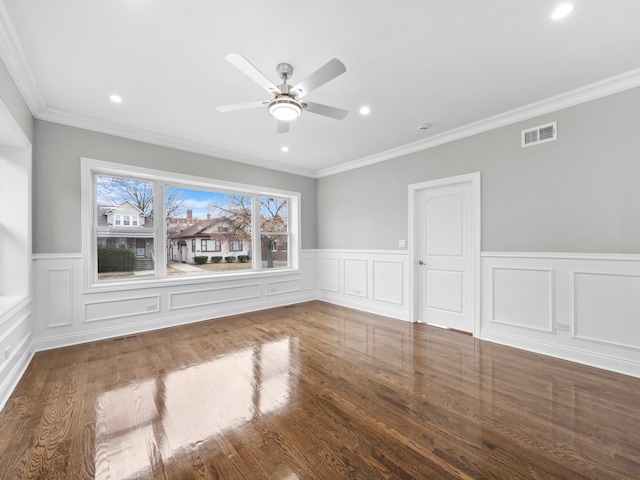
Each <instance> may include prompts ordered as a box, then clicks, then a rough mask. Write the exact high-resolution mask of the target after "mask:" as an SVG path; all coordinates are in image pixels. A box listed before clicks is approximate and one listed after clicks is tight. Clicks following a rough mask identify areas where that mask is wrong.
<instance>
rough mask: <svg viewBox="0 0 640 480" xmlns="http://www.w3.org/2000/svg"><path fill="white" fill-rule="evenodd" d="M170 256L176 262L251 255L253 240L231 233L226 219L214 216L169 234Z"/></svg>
mask: <svg viewBox="0 0 640 480" xmlns="http://www.w3.org/2000/svg"><path fill="white" fill-rule="evenodd" d="M168 248H169V258H170V259H171V260H175V261H176V262H182V263H195V261H194V259H193V257H197V256H203V257H209V258H208V261H211V257H215V256H220V257H227V256H234V257H237V256H238V255H250V254H251V252H250V249H251V242H250V241H248V240H246V239H243V238H242V236H236V235H233V234H230V233H229V228H228V223H227V221H226V220H225V219H222V218H214V219H212V220H205V221H201V222H200V223H196V224H194V225H191V226H189V227H187V228H185V229H184V230H181V231H179V232H175V233H173V234H170V235H169V239H168Z"/></svg>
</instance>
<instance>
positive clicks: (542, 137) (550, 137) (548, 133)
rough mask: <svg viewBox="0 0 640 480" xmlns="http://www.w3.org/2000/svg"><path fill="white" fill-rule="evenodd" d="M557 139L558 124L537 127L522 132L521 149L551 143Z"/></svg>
mask: <svg viewBox="0 0 640 480" xmlns="http://www.w3.org/2000/svg"><path fill="white" fill-rule="evenodd" d="M557 138H558V122H552V123H547V124H546V125H540V126H538V127H534V128H529V129H527V130H522V132H521V139H522V146H523V147H530V146H531V145H538V144H539V143H545V142H552V141H554V140H556V139H557Z"/></svg>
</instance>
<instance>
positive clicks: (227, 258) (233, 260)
mask: <svg viewBox="0 0 640 480" xmlns="http://www.w3.org/2000/svg"><path fill="white" fill-rule="evenodd" d="M224 261H225V262H227V263H233V262H235V261H236V257H234V256H233V255H230V256H228V257H224Z"/></svg>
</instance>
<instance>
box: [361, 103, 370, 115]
mask: <svg viewBox="0 0 640 480" xmlns="http://www.w3.org/2000/svg"><path fill="white" fill-rule="evenodd" d="M370 113H371V109H370V108H369V107H367V106H366V105H365V106H364V107H360V115H369V114H370Z"/></svg>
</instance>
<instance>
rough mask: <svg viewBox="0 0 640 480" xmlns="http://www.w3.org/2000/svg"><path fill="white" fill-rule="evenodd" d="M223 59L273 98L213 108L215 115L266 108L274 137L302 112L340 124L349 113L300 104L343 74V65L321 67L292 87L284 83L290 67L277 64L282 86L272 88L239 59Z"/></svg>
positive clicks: (335, 61) (332, 63)
mask: <svg viewBox="0 0 640 480" xmlns="http://www.w3.org/2000/svg"><path fill="white" fill-rule="evenodd" d="M225 58H226V59H227V60H228V61H229V62H231V63H232V64H233V65H235V66H236V67H237V68H238V69H239V70H240V71H241V72H243V73H244V74H245V75H247V76H248V77H249V78H250V79H251V80H253V81H254V82H256V83H257V84H258V85H260V86H261V87H262V88H264V89H265V90H266V91H267V92H269V93H270V94H272V95H273V96H274V98H273V99H271V100H264V101H260V102H248V103H238V104H235V105H225V106H221V107H217V108H216V110H218V111H219V112H231V111H234V110H244V109H247V108H258V107H263V106H265V105H266V106H267V110H268V112H269V114H270V115H271V116H272V117H273V118H275V119H276V120H278V129H277V131H278V133H285V132H288V131H289V122H291V121H293V120H295V119H296V118H298V117H299V116H300V115H302V112H303V111H304V110H306V111H308V112H311V113H315V114H317V115H323V116H325V117H330V118H335V119H337V120H342V119H343V118H345V117H346V116H347V114H348V113H349V111H348V110H343V109H342V108H336V107H330V106H328V105H323V104H321V103H314V102H309V101H307V100H304V101H303V100H302V98H303V97H305V96H306V95H308V94H309V93H311V92H312V91H313V90H315V89H316V88H318V87H321V86H322V85H324V84H325V83H327V82H329V81H331V80H333V79H334V78H336V77H337V76H339V75H342V74H343V73H344V72H346V71H347V69H346V67H345V66H344V64H343V63H342V62H341V61H340V60H338V59H337V58H334V59H332V60H330V61H329V62H327V63H326V64H325V65H324V66H322V67H320V68H319V69H318V70H316V71H315V72H313V73H312V74H311V75H309V76H308V77H307V78H305V79H304V80H302V81H301V82H300V83H298V84H297V85H295V86H293V87H291V86H289V84H288V80H289V79H290V78H291V75H293V67H292V66H291V65H289V64H288V63H280V64H278V65H277V66H276V72H278V76H279V77H280V79H281V80H282V84H281V85H278V86H275V85H274V84H273V83H272V82H271V80H269V79H268V78H267V77H266V76H265V75H264V74H263V73H262V72H261V71H260V70H258V69H257V68H256V67H255V66H253V64H252V63H251V62H249V60H247V59H246V58H244V57H243V56H242V55H239V54H237V53H230V54H229V55H227V56H226V57H225Z"/></svg>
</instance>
